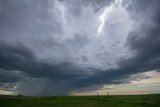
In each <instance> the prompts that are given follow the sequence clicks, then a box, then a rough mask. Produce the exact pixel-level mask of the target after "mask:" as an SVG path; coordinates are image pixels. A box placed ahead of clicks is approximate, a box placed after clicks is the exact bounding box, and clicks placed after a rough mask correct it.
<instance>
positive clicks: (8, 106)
mask: <svg viewBox="0 0 160 107" xmlns="http://www.w3.org/2000/svg"><path fill="white" fill-rule="evenodd" d="M0 107H160V94H152V95H121V96H109V97H108V96H54V97H36V96H33V97H25V96H20V97H18V96H0Z"/></svg>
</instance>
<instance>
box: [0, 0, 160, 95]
mask: <svg viewBox="0 0 160 107" xmlns="http://www.w3.org/2000/svg"><path fill="white" fill-rule="evenodd" d="M60 2H63V3H66V8H67V9H69V11H68V12H70V13H69V14H70V15H72V16H73V17H71V18H69V19H70V21H71V22H72V19H74V18H75V19H76V20H78V18H81V13H83V11H85V10H83V8H91V9H93V11H94V12H95V13H92V14H90V16H89V18H92V17H91V16H92V15H93V14H96V15H97V14H98V12H99V10H100V9H102V8H103V7H104V6H107V5H108V6H109V5H110V3H111V2H112V1H110V0H98V1H97V0H84V1H83V0H79V1H72V0H70V1H67V0H66V1H65V0H60ZM126 2H129V1H127V0H126ZM150 4H151V5H150ZM159 4H160V2H159V0H154V1H152V0H141V1H139V0H137V1H131V4H130V5H129V6H128V7H126V9H127V10H128V12H129V14H130V16H133V17H131V18H132V19H133V21H134V24H133V26H132V29H131V30H130V32H129V34H128V35H127V39H126V41H125V49H126V48H127V49H128V51H129V52H131V54H132V55H133V56H131V57H128V56H123V57H119V56H118V57H117V56H116V55H117V54H121V45H124V44H120V46H119V47H118V49H117V48H114V47H113V46H111V47H110V45H112V44H115V45H116V44H117V45H119V43H117V41H116V42H115V41H114V40H117V38H118V37H119V35H117V33H115V32H116V31H114V30H113V31H112V32H114V35H115V37H116V36H117V38H116V39H114V38H111V39H114V40H108V39H109V37H111V35H109V36H108V35H107V34H111V33H107V34H104V35H103V36H102V37H103V39H102V40H100V39H99V38H102V37H99V38H98V37H94V36H95V34H93V33H95V32H92V31H94V30H93V29H92V30H91V31H89V29H87V30H86V28H89V27H91V26H92V25H90V26H89V25H86V26H83V24H81V23H80V22H82V21H84V20H85V18H88V17H87V16H86V17H83V18H82V19H81V20H80V22H79V23H77V25H76V24H75V25H76V26H75V25H74V27H76V28H77V29H78V30H77V29H75V30H76V31H72V32H71V33H70V32H69V33H68V32H67V30H68V28H67V27H73V26H72V24H73V23H74V21H73V22H72V23H67V24H69V26H67V27H66V26H65V27H64V25H65V24H64V23H65V21H63V20H62V12H61V10H60V9H59V8H58V7H57V6H56V5H55V1H50V0H47V1H46V0H40V1H39V0H37V1H31V0H29V1H25V0H24V1H21V0H13V1H9V0H5V1H4V0H1V1H0V82H1V84H5V83H8V85H7V87H9V83H10V84H11V85H10V86H11V87H13V85H14V83H15V84H19V86H18V88H17V89H16V90H17V91H18V92H21V93H22V94H25V95H44V94H45V95H55V94H59V95H68V94H69V92H70V91H72V90H81V89H83V88H85V87H87V89H88V90H91V89H92V88H90V87H94V89H97V86H98V85H102V86H103V85H104V84H120V83H125V82H129V80H128V77H130V76H132V75H133V74H139V73H143V72H146V71H149V70H158V71H160V70H159V69H160V51H159V48H160V20H159V19H160V18H159V17H160V13H159V10H160V8H159ZM123 5H124V7H125V6H126V4H125V2H124V4H123ZM99 14H100V13H99ZM93 17H95V16H94V15H93ZM138 18H140V19H138ZM141 19H143V20H141ZM89 20H90V19H87V22H88V21H89ZM92 20H93V19H92ZM75 22H76V21H75ZM91 22H92V21H91ZM83 23H85V24H86V22H85V21H84V22H83ZM95 23H96V22H95ZM85 24H84V25H85ZM89 24H90V23H89ZM92 24H93V23H92ZM115 25H116V24H114V25H113V26H115ZM93 26H94V24H93ZM74 27H73V28H74ZM79 27H80V28H81V29H80V30H79ZM82 27H84V28H85V30H86V31H83V30H84V29H83V28H82ZM106 29H107V25H106V28H105V29H104V30H106ZM69 30H70V29H69ZM81 31H83V32H81ZM87 31H88V32H89V33H88V32H87ZM106 32H107V31H106ZM106 32H105V33H106ZM118 32H122V31H121V29H120V30H119V31H118ZM122 37H123V36H122ZM105 40H106V41H105ZM107 40H108V41H107ZM110 42H112V43H110ZM113 48H114V49H113ZM119 48H120V49H119ZM115 50H116V51H115ZM114 52H115V53H114ZM122 53H123V52H122ZM115 54H116V55H115ZM94 55H95V56H94ZM127 55H128V54H127ZM112 57H113V60H114V61H113V60H112ZM115 57H116V58H119V59H116V58H115ZM124 57H127V58H124ZM97 60H98V61H97ZM99 60H100V61H99ZM101 62H102V64H103V65H104V66H105V67H106V68H107V69H104V68H103V67H101V66H100V67H99V66H98V67H97V65H96V64H97V63H101ZM113 62H114V63H113ZM104 63H105V64H104ZM112 63H113V65H114V64H117V67H115V68H114V67H113V68H110V67H108V65H110V64H112ZM87 64H88V65H87ZM102 68H103V69H102ZM144 77H145V76H144ZM35 84H37V85H38V86H37V87H35V89H34V88H33V87H34V86H35ZM1 87H3V85H2V86H1ZM7 87H4V88H3V89H5V88H6V89H7ZM64 89H65V90H64ZM36 90H37V91H36Z"/></svg>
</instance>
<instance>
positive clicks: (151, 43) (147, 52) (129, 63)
mask: <svg viewBox="0 0 160 107" xmlns="http://www.w3.org/2000/svg"><path fill="white" fill-rule="evenodd" d="M135 2H136V3H137V4H138V6H137V5H136V6H137V7H136V13H139V12H140V13H139V14H143V13H144V12H145V11H146V9H148V10H149V9H151V10H150V11H153V13H154V15H152V18H151V19H150V20H145V22H143V23H142V24H141V26H139V29H138V31H137V30H136V31H134V30H133V31H131V32H130V33H129V34H128V37H127V40H126V44H127V45H126V46H127V47H128V48H129V49H130V50H132V51H133V52H134V54H135V55H134V56H133V57H132V58H129V59H125V60H124V59H121V60H119V62H118V64H119V67H120V68H118V69H110V70H107V71H102V72H97V73H95V74H94V75H93V76H91V77H88V78H86V79H84V80H80V81H79V83H78V84H81V85H82V86H88V85H91V84H101V85H103V84H105V83H107V84H110V83H111V84H112V83H114V84H119V83H123V82H129V81H128V80H127V79H126V80H124V79H125V78H127V77H129V76H131V75H132V74H138V73H143V72H145V71H150V70H158V71H159V69H160V21H159V19H160V11H159V10H160V7H159V5H160V1H158V0H154V1H151V0H142V1H135ZM135 2H134V3H135ZM151 14H152V13H151ZM149 15H150V14H149V12H148V16H149ZM141 17H145V16H141ZM149 17H150V16H149ZM150 22H153V23H154V25H151V24H150ZM141 35H143V36H141ZM84 83H85V84H84Z"/></svg>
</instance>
